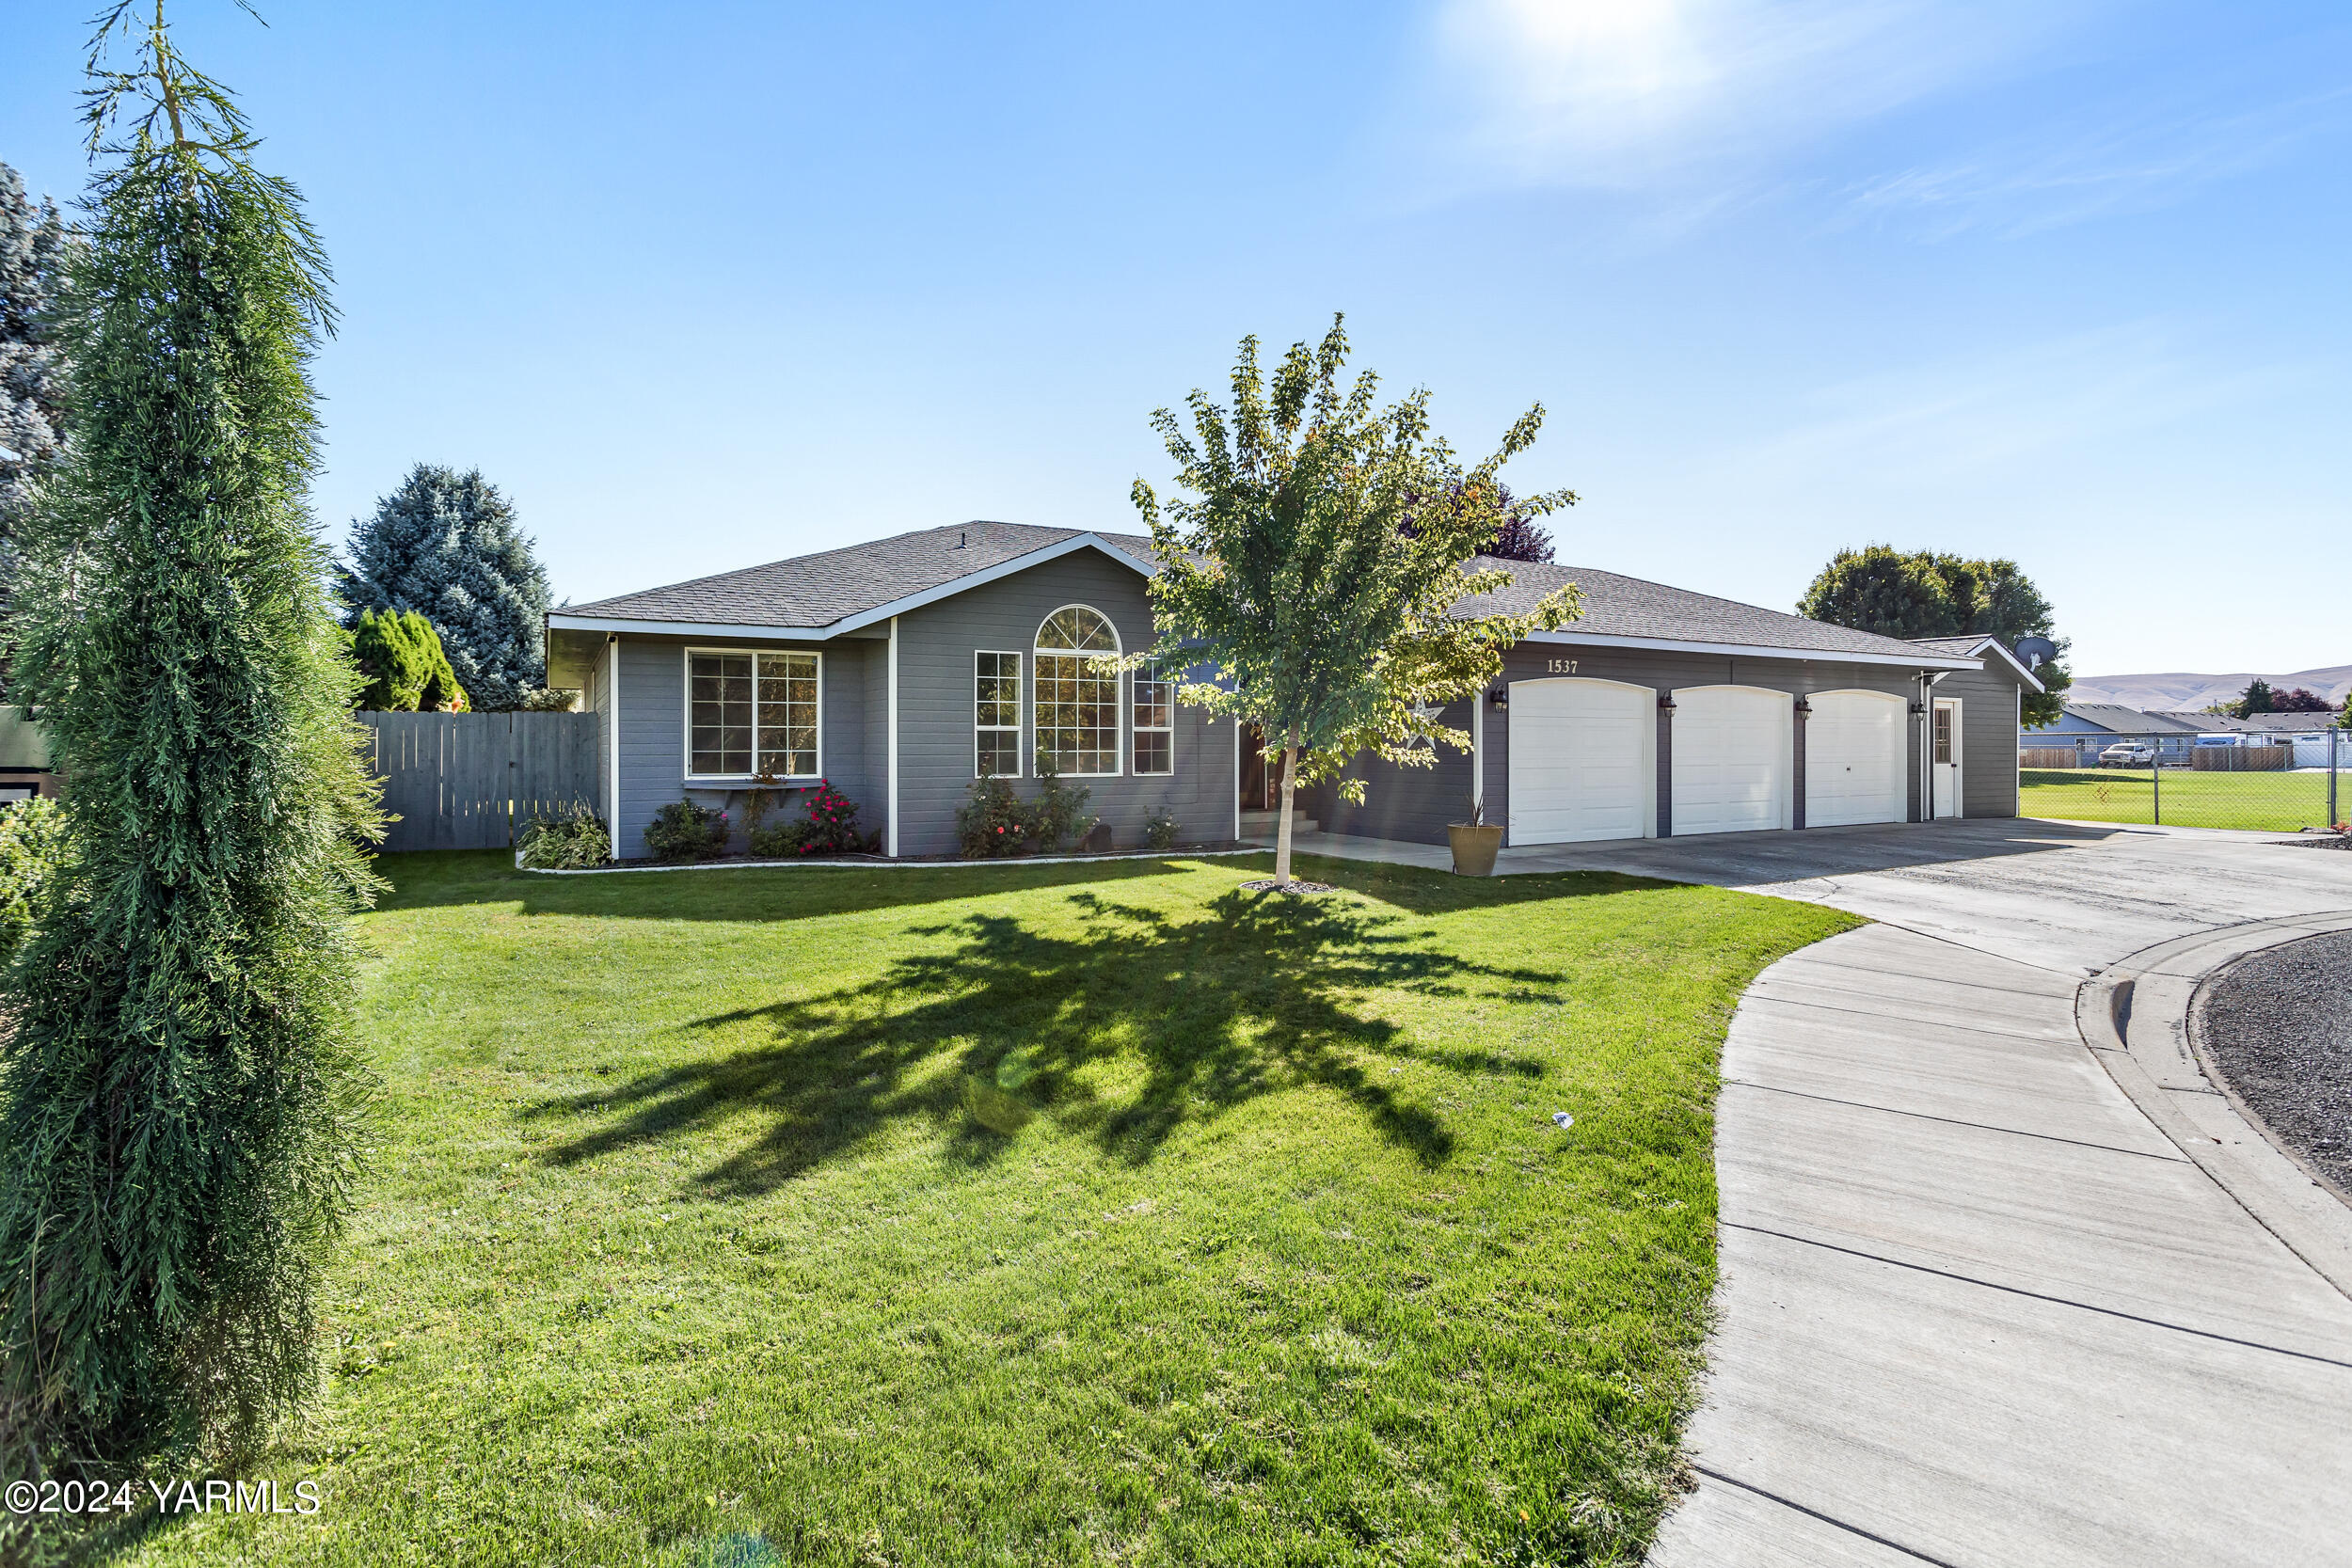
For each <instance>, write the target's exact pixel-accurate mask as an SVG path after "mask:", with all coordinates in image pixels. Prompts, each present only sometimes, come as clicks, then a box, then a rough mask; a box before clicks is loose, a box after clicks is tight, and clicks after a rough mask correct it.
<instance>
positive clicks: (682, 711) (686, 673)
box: [678, 645, 825, 788]
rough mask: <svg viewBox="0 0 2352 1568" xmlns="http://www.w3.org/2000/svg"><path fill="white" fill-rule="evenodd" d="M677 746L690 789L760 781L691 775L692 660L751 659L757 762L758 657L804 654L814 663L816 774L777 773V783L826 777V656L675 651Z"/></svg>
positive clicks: (755, 650)
mask: <svg viewBox="0 0 2352 1568" xmlns="http://www.w3.org/2000/svg"><path fill="white" fill-rule="evenodd" d="M678 654H679V657H678V706H679V712H678V744H679V745H680V746H681V747H682V748H684V749H683V751H682V752H680V753H679V756H678V763H679V766H680V768H682V769H683V771H684V781H685V783H686V784H690V785H702V786H704V787H707V788H722V787H736V786H748V785H750V784H753V783H755V782H756V781H757V780H758V778H759V775H758V774H757V773H697V772H695V771H694V656H695V655H696V654H749V655H751V656H752V760H753V761H754V762H757V761H758V760H759V656H760V655H761V654H806V655H807V656H808V657H811V658H813V659H815V660H816V661H817V770H816V771H815V772H813V773H779V774H777V775H776V777H777V778H778V779H781V780H789V781H795V782H798V781H806V780H815V779H821V778H823V777H824V776H825V655H824V650H822V649H821V648H759V647H718V646H713V645H702V646H696V647H689V648H681V649H679V650H678Z"/></svg>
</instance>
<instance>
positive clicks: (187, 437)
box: [0, 0, 380, 1472]
mask: <svg viewBox="0 0 2352 1568" xmlns="http://www.w3.org/2000/svg"><path fill="white" fill-rule="evenodd" d="M124 44H128V45H129V46H130V47H131V53H132V55H133V57H132V59H131V60H130V61H129V63H128V69H126V70H121V71H114V70H109V69H106V66H107V59H108V53H109V51H110V50H112V49H116V48H119V47H121V46H122V45H124ZM90 71H91V78H92V86H91V88H90V91H89V93H88V94H87V100H88V106H87V119H88V122H89V127H90V142H91V150H92V155H93V157H94V158H95V157H100V156H102V155H103V156H104V157H106V158H107V159H108V160H109V161H107V162H106V163H104V164H103V165H102V166H101V167H100V168H99V170H98V172H97V173H96V174H95V176H94V177H93V179H92V182H91V185H90V188H89V192H88V195H87V214H88V215H87V224H86V226H85V231H84V236H85V243H84V244H83V245H81V246H79V247H78V253H77V254H76V255H75V257H74V258H73V259H72V261H71V262H70V263H69V267H68V277H67V290H66V311H65V315H64V319H63V322H62V325H61V339H60V345H61V347H62V348H63V349H64V351H65V356H66V359H67V362H68V364H69V366H70V367H71V371H70V374H71V386H70V397H69V406H70V407H71V409H72V436H73V438H72V442H71V444H70V445H69V447H68V449H67V451H66V454H65V457H64V458H63V460H62V461H61V462H60V464H59V465H58V467H57V469H56V473H55V474H54V476H52V477H51V478H49V479H45V480H43V481H41V482H40V483H39V484H38V485H36V487H35V492H34V502H33V505H32V507H31V509H30V512H29V515H28V516H27V519H26V527H25V535H24V540H25V555H24V584H23V591H22V593H21V594H20V601H19V602H20V605H21V606H22V610H21V630H22V634H23V641H22V643H21V645H20V647H19V651H18V654H17V678H18V681H19V683H20V685H21V687H22V688H23V689H24V693H25V696H26V697H27V699H28V700H29V701H31V702H33V703H35V704H37V705H39V706H40V708H41V709H42V712H43V715H44V724H45V726H46V729H47V733H48V737H49V744H50V748H51V750H52V751H53V752H54V753H55V754H56V758H57V762H58V764H59V768H60V770H61V771H62V772H63V773H64V774H65V775H66V776H67V777H68V778H69V779H70V780H71V784H69V786H68V788H67V791H66V794H65V798H64V805H65V813H66V817H67V830H68V832H67V840H68V845H69V848H68V852H67V857H66V862H65V863H64V864H63V865H62V866H61V867H60V869H59V871H58V873H57V875H56V878H55V879H54V881H53V884H52V886H53V891H52V892H50V893H48V894H46V895H44V897H45V899H46V903H45V912H44V917H43V918H42V919H41V921H40V923H39V925H38V926H37V927H36V928H35V930H34V931H33V933H32V935H31V936H30V937H29V938H28V939H27V940H26V942H24V946H23V947H22V948H20V949H19V951H18V953H17V955H16V957H15V958H14V959H13V960H12V961H11V962H10V963H9V965H8V968H7V969H6V971H5V973H4V974H0V989H4V990H5V995H0V1013H4V1014H5V1015H6V1016H7V1017H8V1021H9V1027H8V1032H7V1035H6V1037H5V1039H0V1107H4V1108H5V1109H0V1429H4V1430H0V1465H6V1466H8V1467H10V1468H14V1469H16V1470H18V1471H20V1472H22V1471H23V1470H24V1468H25V1467H26V1466H28V1465H58V1464H63V1463H72V1464H74V1465H85V1466H87V1465H98V1466H101V1467H114V1468H118V1469H119V1468H121V1467H128V1466H132V1465H141V1464H146V1463H153V1462H157V1461H165V1462H169V1461H172V1460H176V1459H184V1458H187V1457H189V1456H192V1455H193V1454H195V1453H197V1452H199V1451H209V1452H215V1453H220V1452H230V1453H233V1452H234V1451H236V1449H239V1448H242V1447H243V1446H244V1445H245V1444H246V1443H247V1442H249V1441H250V1440H252V1439H253V1438H255V1437H257V1436H258V1435H259V1434H260V1433H262V1431H263V1430H265V1429H266V1426H267V1424H268V1423H269V1421H270V1420H271V1419H272V1418H274V1417H277V1416H278V1415H280V1414H281V1413H283V1412H285V1411H287V1410H288V1409H290V1408H291V1407H293V1406H294V1405H296V1404H297V1403H298V1402H300V1401H301V1400H302V1399H303V1398H304V1397H306V1396H307V1394H308V1393H309V1392H310V1389H311V1388H312V1387H313V1386H314V1385H315V1383H316V1380H317V1365H316V1344H317V1337H316V1333H315V1329H316V1322H315V1313H314V1307H313V1301H314V1296H315V1290H316V1282H317V1277H318V1271H319V1267H320V1264H321V1261H322V1259H323V1253H324V1249H325V1247H326V1244H327V1243H328V1242H329V1241H330V1240H331V1238H332V1237H333V1236H334V1234H335V1232H336V1230H337V1228H338V1227H339V1224H340V1222H341V1218H342V1214H343V1213H344V1212H345V1208H346V1204H347V1194H348V1191H349V1183H350V1179H351V1169H352V1159H353V1155H354V1149H355V1128H354V1121H355V1117H357V1116H358V1114H359V1112H360V1107H361V1104H362V1099H363V1095H364V1092H365V1084H366V1077H365V1073H364V1069H362V1068H361V1067H360V1066H359V1065H358V1057H357V1054H356V1052H355V1048H354V1041H353V1031H354V1025H353V1016H354V1001H355V989H354V978H353V977H354V971H355V951H354V946H353V937H352V935H351V931H350V919H349V917H350V915H351V913H352V911H353V910H354V908H355V905H356V904H357V902H358V901H359V900H361V899H363V898H364V897H365V896H366V895H368V894H369V893H370V892H371V891H372V890H373V879H372V877H371V874H370V873H369V871H368V869H367V867H366V864H365V861H364V856H363V852H362V849H361V847H360V844H361V840H362V839H363V838H364V837H367V836H372V835H373V833H374V832H376V828H377V823H378V822H379V820H380V814H379V813H378V812H377V810H376V808H375V804H374V800H373V785H372V784H371V783H370V781H369V779H368V776H367V774H366V772H365V770H363V768H361V766H360V763H359V753H358V741H359V739H360V734H359V731H358V726H357V724H356V723H355V722H354V721H353V720H352V719H351V717H350V705H351V698H352V694H353V691H354V689H355V688H356V686H357V682H358V676H357V673H356V672H355V671H353V669H352V668H351V665H350V662H349V659H348V657H347V655H346V654H345V652H344V639H343V637H342V633H341V632H340V631H339V630H338V629H337V628H336V626H335V623H334V618H333V615H332V613H331V610H330V608H329V606H328V604H327V601H326V594H325V593H324V591H323V587H322V585H323V583H324V580H325V574H326V564H327V560H326V549H325V547H324V546H323V544H322V543H321V541H320V539H319V538H318V536H317V533H316V531H315V529H314V528H313V526H312V524H311V520H310V515H309V513H308V510H307V508H306V505H305V500H304V493H305V489H306V486H307V484H308V483H309V481H310V475H311V472H312V469H313V467H314V465H315V462H316V436H315V427H316V418H315V415H314V413H313V409H312V403H313V392H312V389H311V386H310V376H309V371H308V364H309V360H310V353H311V349H312V346H313V344H314V342H315V341H316V338H317V335H318V333H319V332H320V331H321V330H323V329H325V328H326V327H328V326H330V325H331V322H332V318H331V311H330V307H329V305H328V302H327V298H326V279H327V273H326V261H325V259H324V258H323V256H322V255H321V253H320V249H319V245H318V241H317V237H316V235H315V234H314V233H313V232H312V230H311V229H310V224H309V222H308V221H307V220H306V219H305V217H304V216H303V214H302V211H301V205H300V199H299V197H298V195H297V193H296V192H295V191H294V187H293V186H292V185H291V184H289V183H288V182H285V181H284V180H282V179H278V178H277V177H274V176H271V175H267V174H263V173H262V172H261V171H260V170H258V169H257V168H255V167H254V166H253V162H252V154H253V150H254V146H255V143H254V140H253V138H252V136H251V135H249V134H248V132H247V131H246V124H245V120H244V119H243V117H242V116H241V115H240V114H239V112H238V110H237V108H236V106H235V104H234V103H233V102H232V101H231V99H230V95H229V93H228V91H227V89H226V88H224V87H221V86H220V85H218V84H217V83H215V82H214V81H212V80H211V79H210V78H208V77H206V76H204V75H203V74H202V73H200V72H199V71H196V70H195V69H193V68H192V67H191V66H189V65H188V64H187V63H186V62H185V61H184V60H183V59H182V58H181V56H180V55H179V54H178V53H177V52H176V50H175V49H174V47H173V43H172V40H171V36H170V34H169V32H168V31H167V27H166V24H165V21H164V16H163V10H162V5H161V0H156V5H155V9H154V12H153V15H152V20H151V21H150V20H148V19H147V18H146V17H145V16H144V15H140V16H134V15H133V14H132V12H131V10H130V8H129V4H128V3H127V0H126V3H125V4H121V5H118V6H116V7H114V8H112V9H110V10H107V11H105V12H103V14H102V16H101V17H100V19H99V22H98V31H97V35H96V37H95V38H94V40H93V41H92V48H91V61H90ZM118 116H120V117H121V118H120V119H118ZM117 124H120V125H121V126H122V131H121V134H120V135H119V136H114V137H113V138H112V139H109V138H110V129H111V128H112V127H113V126H115V125H117Z"/></svg>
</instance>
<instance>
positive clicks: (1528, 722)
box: [1509, 678, 1658, 845]
mask: <svg viewBox="0 0 2352 1568" xmlns="http://www.w3.org/2000/svg"><path fill="white" fill-rule="evenodd" d="M1510 723H1511V740H1510V745H1511V768H1510V787H1511V800H1510V824H1509V825H1510V841H1511V843H1513V844H1515V845H1517V844H1574V843H1579V842H1581V841H1584V840H1588V839H1605V838H1645V837H1647V836H1649V835H1651V834H1653V833H1655V832H1657V831H1658V823H1657V810H1656V804H1657V800H1658V784H1657V780H1658V766H1657V756H1658V694H1657V693H1656V692H1655V691H1653V690H1652V689H1649V688H1648V687H1646V686H1626V685H1623V684H1621V683H1619V682H1616V681H1601V680H1582V679H1574V678H1569V679H1561V680H1539V681H1513V682H1512V683H1511V707H1510Z"/></svg>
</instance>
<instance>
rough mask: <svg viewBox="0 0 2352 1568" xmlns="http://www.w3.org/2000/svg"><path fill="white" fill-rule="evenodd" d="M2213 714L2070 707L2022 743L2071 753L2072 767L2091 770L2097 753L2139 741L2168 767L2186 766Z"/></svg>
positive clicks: (2105, 705)
mask: <svg viewBox="0 0 2352 1568" xmlns="http://www.w3.org/2000/svg"><path fill="white" fill-rule="evenodd" d="M2211 718H2212V715H2210V714H2197V713H2142V712H2141V711H2140V710H2139V709H2137V708H2135V707H2124V706H2122V705H2119V704H2115V703H2068V704H2066V705H2065V707H2064V710H2063V711H2062V712H2061V713H2060V714H2059V716H2058V722H2057V723H2055V724H2037V725H2035V726H2033V727H2032V728H2030V729H2028V730H2026V732H2025V735H2024V737H2023V739H2024V744H2025V745H2026V746H2027V747H2029V748H2031V749H2033V750H2036V751H2057V750H2071V751H2072V752H2074V758H2075V760H2074V766H2075V767H2077V768H2089V767H2090V766H2092V765H2093V764H2095V763H2096V762H2097V761H2098V760H2099V753H2100V752H2104V751H2106V749H2107V748H2108V747H2109V746H2112V745H2114V744H2115V743H2116V742H2117V741H2119V740H2137V741H2140V742H2143V743H2145V744H2148V745H2152V746H2153V747H2155V748H2156V752H2157V754H2158V755H2160V756H2162V757H2163V758H2164V759H2165V761H2166V763H2167V764H2168V765H2171V764H2185V762H2186V761H2187V758H2188V753H2189V752H2190V751H2191V750H2192V749H2193V748H2194V747H2195V746H2196V744H2197V736H2199V735H2200V734H2201V733H2203V732H2204V731H2205V730H2206V729H2207V728H2208V727H2209V724H2208V723H2201V722H2199V721H2210V720H2211Z"/></svg>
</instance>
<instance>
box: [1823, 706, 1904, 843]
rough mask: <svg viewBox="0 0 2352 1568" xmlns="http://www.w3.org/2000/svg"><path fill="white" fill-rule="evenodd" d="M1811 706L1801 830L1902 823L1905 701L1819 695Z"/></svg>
mask: <svg viewBox="0 0 2352 1568" xmlns="http://www.w3.org/2000/svg"><path fill="white" fill-rule="evenodd" d="M1811 701H1812V704H1813V717H1812V719H1811V720H1810V721H1807V722H1806V724H1805V726H1804V825H1805V826H1806V827H1808V828H1836V827H1842V826H1844V825H1845V824H1847V823H1851V822H1900V821H1901V820H1903V817H1904V815H1905V813H1904V811H1903V803H1904V792H1903V763H1904V760H1905V753H1904V750H1903V716H1904V714H1905V713H1906V712H1907V711H1908V709H1907V707H1906V705H1905V704H1904V702H1903V699H1902V698H1900V697H1898V696H1893V695H1890V694H1889V693H1887V692H1883V691H1817V692H1815V693H1814V694H1813V696H1812V698H1811Z"/></svg>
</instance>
